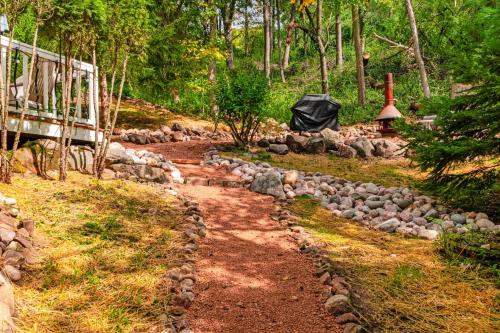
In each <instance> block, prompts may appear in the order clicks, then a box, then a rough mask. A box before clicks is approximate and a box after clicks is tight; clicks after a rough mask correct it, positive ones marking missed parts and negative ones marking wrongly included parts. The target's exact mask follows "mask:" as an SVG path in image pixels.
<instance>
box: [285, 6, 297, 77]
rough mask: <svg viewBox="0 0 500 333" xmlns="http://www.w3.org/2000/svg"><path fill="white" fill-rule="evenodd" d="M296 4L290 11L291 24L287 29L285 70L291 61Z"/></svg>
mask: <svg viewBox="0 0 500 333" xmlns="http://www.w3.org/2000/svg"><path fill="white" fill-rule="evenodd" d="M295 8H296V5H295V2H294V3H293V4H292V8H291V9H290V22H289V23H288V25H287V27H286V40H285V53H284V55H283V70H285V69H287V68H288V61H289V59H290V46H291V44H292V30H294V28H295Z"/></svg>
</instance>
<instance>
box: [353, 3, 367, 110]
mask: <svg viewBox="0 0 500 333" xmlns="http://www.w3.org/2000/svg"><path fill="white" fill-rule="evenodd" d="M352 38H353V42H354V49H355V53H356V74H357V80H358V104H359V106H361V107H364V106H365V104H366V87H365V74H364V68H363V46H362V45H361V35H360V26H359V11H358V7H357V6H352Z"/></svg>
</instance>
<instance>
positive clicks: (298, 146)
mask: <svg viewBox="0 0 500 333" xmlns="http://www.w3.org/2000/svg"><path fill="white" fill-rule="evenodd" d="M307 141H308V138H305V137H303V136H300V135H295V134H289V135H287V136H286V145H287V146H288V148H289V149H290V150H291V151H293V152H294V153H302V152H304V151H305V150H306V149H305V147H306V144H307Z"/></svg>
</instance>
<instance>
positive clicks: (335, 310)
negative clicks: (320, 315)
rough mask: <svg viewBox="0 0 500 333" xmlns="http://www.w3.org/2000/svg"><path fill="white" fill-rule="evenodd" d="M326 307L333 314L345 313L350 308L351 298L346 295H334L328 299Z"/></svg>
mask: <svg viewBox="0 0 500 333" xmlns="http://www.w3.org/2000/svg"><path fill="white" fill-rule="evenodd" d="M325 308H326V310H327V311H328V312H329V313H331V314H333V315H339V314H342V313H345V312H347V310H348V309H349V299H348V298H347V297H346V296H344V295H333V296H331V297H330V298H328V300H327V301H326V303H325Z"/></svg>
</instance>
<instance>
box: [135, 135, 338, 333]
mask: <svg viewBox="0 0 500 333" xmlns="http://www.w3.org/2000/svg"><path fill="white" fill-rule="evenodd" d="M176 145H177V146H176ZM210 145H211V144H209V143H202V142H197V143H196V144H195V145H191V144H190V145H187V144H154V145H147V146H135V147H134V145H131V144H127V146H129V147H133V148H135V149H147V150H150V151H154V152H157V153H163V154H164V155H165V156H166V157H167V158H169V159H175V158H182V159H198V160H201V158H202V154H203V152H204V151H205V150H206V149H207V148H208V147H209V146H210ZM177 166H178V167H179V169H180V170H181V172H182V174H183V176H185V177H198V178H210V177H215V178H222V177H223V178H225V179H234V177H233V176H231V175H228V174H227V173H226V172H225V171H223V170H220V169H219V170H217V169H214V168H203V167H201V166H195V165H182V164H179V165H177ZM179 190H180V191H181V192H182V193H183V194H185V195H187V196H189V197H191V198H193V199H195V200H197V201H198V202H199V204H200V208H201V209H202V211H203V212H204V214H205V223H206V225H207V229H208V232H207V237H206V238H205V239H203V240H202V241H201V242H200V248H199V250H198V251H197V260H196V270H197V273H196V274H197V279H198V281H197V283H196V285H195V292H196V295H197V296H196V299H195V301H194V303H193V305H192V306H191V308H190V309H189V310H188V320H189V323H190V326H191V328H192V329H193V331H194V332H196V333H254V332H255V333H257V332H259V333H260V332H266V333H267V332H270V333H326V332H329V333H336V332H340V331H341V329H340V326H339V325H338V324H336V323H335V321H334V317H333V316H332V315H330V314H328V313H327V312H326V310H325V308H324V305H323V304H324V301H325V300H326V299H324V297H323V296H322V295H321V294H322V291H323V290H324V286H322V285H321V284H320V283H319V281H318V279H317V278H315V277H314V276H313V273H314V271H315V268H314V266H313V264H312V262H311V261H310V260H309V259H308V258H306V257H305V256H303V255H302V254H300V253H299V251H298V249H297V246H296V244H294V243H293V241H292V240H291V239H290V238H289V236H287V234H286V231H285V230H284V229H283V228H282V227H281V226H280V225H279V224H278V222H276V221H273V220H272V219H271V218H270V214H271V213H272V212H273V211H274V209H275V206H274V203H273V198H272V197H269V196H264V195H260V194H256V193H253V192H250V191H248V190H247V189H244V188H221V187H208V186H194V185H183V186H180V187H179Z"/></svg>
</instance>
